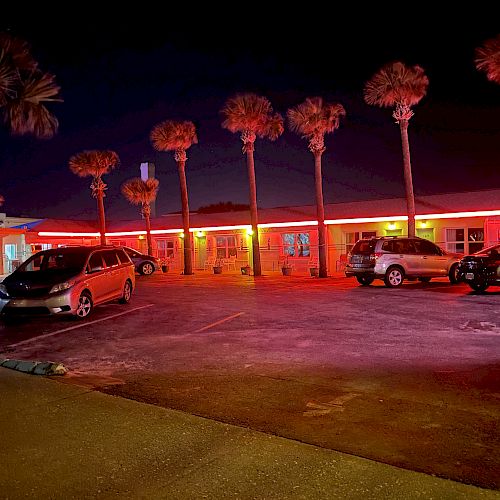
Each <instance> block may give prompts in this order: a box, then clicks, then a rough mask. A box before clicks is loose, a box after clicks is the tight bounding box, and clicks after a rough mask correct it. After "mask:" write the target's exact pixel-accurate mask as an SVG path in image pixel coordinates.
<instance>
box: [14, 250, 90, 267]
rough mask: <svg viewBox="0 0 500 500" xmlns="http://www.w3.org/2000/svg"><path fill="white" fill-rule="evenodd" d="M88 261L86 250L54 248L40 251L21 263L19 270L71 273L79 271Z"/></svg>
mask: <svg viewBox="0 0 500 500" xmlns="http://www.w3.org/2000/svg"><path fill="white" fill-rule="evenodd" d="M86 261H87V254H86V253H85V252H76V251H74V250H73V251H68V250H67V249H66V250H65V249H57V250H56V249H54V250H48V251H45V252H39V253H37V254H35V255H33V256H32V257H30V258H29V259H28V260H27V261H26V262H24V263H23V264H21V265H20V266H19V267H18V269H17V271H18V272H21V273H26V272H40V271H42V272H43V271H46V272H54V273H57V272H59V273H69V272H79V271H81V270H82V269H83V266H84V265H85V262H86Z"/></svg>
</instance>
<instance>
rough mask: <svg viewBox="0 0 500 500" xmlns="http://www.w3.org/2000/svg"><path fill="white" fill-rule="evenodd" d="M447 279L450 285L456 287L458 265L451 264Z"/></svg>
mask: <svg viewBox="0 0 500 500" xmlns="http://www.w3.org/2000/svg"><path fill="white" fill-rule="evenodd" d="M448 279H449V280H450V283H451V284H452V285H456V284H457V283H458V282H459V279H458V264H453V265H452V266H451V267H450V272H449V273H448Z"/></svg>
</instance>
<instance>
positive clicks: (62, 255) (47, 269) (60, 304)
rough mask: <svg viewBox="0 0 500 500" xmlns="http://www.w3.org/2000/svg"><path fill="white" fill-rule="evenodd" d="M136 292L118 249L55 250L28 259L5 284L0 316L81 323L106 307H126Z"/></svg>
mask: <svg viewBox="0 0 500 500" xmlns="http://www.w3.org/2000/svg"><path fill="white" fill-rule="evenodd" d="M134 286H135V273H134V264H133V263H132V261H131V260H130V257H129V256H128V255H127V254H126V252H125V251H124V250H123V249H122V248H120V247H108V246H97V247H95V246H94V247H88V246H74V247H64V248H54V249H51V250H44V251H42V252H38V253H36V254H35V255H33V256H31V257H30V258H29V259H28V260H27V261H26V262H24V263H23V264H21V265H20V266H19V267H18V268H17V269H16V270H15V271H14V272H13V273H12V274H10V275H9V276H7V277H6V278H5V279H4V280H3V282H2V283H1V284H0V312H1V314H2V315H4V316H20V315H44V314H72V315H74V316H75V317H76V318H79V319H83V318H86V317H87V316H88V315H89V314H90V313H91V312H92V310H93V308H94V307H95V306H97V305H99V304H102V303H104V302H109V301H111V300H115V299H118V300H119V301H120V302H121V303H124V304H126V303H128V302H129V301H130V298H131V297H132V291H133V289H134Z"/></svg>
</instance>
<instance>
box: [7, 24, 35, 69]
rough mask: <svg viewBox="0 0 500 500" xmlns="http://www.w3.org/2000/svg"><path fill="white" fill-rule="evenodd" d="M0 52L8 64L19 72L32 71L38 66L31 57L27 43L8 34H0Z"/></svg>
mask: <svg viewBox="0 0 500 500" xmlns="http://www.w3.org/2000/svg"><path fill="white" fill-rule="evenodd" d="M0 51H2V52H3V53H4V54H5V57H6V58H8V59H9V61H10V64H11V65H12V66H13V67H15V68H16V69H17V70H19V71H33V70H35V69H36V68H37V66H38V64H37V62H36V61H35V60H34V59H33V56H32V55H31V50H30V46H29V44H28V42H26V41H25V40H22V39H21V38H16V37H14V36H12V35H10V34H9V33H0Z"/></svg>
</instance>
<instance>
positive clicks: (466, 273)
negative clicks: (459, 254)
mask: <svg viewBox="0 0 500 500" xmlns="http://www.w3.org/2000/svg"><path fill="white" fill-rule="evenodd" d="M458 277H459V279H460V280H462V281H465V283H467V284H468V285H469V286H470V287H471V288H472V289H473V290H475V291H476V292H484V291H485V290H486V289H487V288H488V287H489V286H492V285H493V286H500V244H499V245H493V246H491V247H488V248H484V249H483V250H480V251H479V252H476V253H474V254H472V255H466V256H465V257H464V258H463V259H462V260H461V261H460V265H459V269H458Z"/></svg>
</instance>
